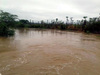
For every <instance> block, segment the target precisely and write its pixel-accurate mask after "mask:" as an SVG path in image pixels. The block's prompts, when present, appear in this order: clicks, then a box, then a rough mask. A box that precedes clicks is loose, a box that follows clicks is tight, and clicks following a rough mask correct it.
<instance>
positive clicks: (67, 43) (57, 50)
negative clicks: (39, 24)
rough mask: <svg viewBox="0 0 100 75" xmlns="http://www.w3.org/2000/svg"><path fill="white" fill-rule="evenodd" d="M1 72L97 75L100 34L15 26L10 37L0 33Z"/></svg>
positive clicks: (9, 74) (12, 74)
mask: <svg viewBox="0 0 100 75" xmlns="http://www.w3.org/2000/svg"><path fill="white" fill-rule="evenodd" d="M0 75H100V38H97V37H96V36H95V35H93V34H89V35H88V34H84V33H78V32H69V31H60V30H47V29H42V30H40V29H19V30H16V34H15V36H13V37H8V38H7V37H5V38H4V37H0Z"/></svg>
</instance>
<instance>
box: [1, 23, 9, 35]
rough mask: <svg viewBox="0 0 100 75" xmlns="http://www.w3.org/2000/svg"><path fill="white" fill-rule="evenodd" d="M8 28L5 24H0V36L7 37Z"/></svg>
mask: <svg viewBox="0 0 100 75" xmlns="http://www.w3.org/2000/svg"><path fill="white" fill-rule="evenodd" d="M8 30H9V29H8V27H7V25H6V24H5V23H1V24H0V36H7V35H8Z"/></svg>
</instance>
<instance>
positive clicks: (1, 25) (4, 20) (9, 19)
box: [0, 10, 18, 36]
mask: <svg viewBox="0 0 100 75" xmlns="http://www.w3.org/2000/svg"><path fill="white" fill-rule="evenodd" d="M17 17H18V16H17V15H13V14H10V13H8V12H4V11H2V10H0V35H1V36H4V35H10V34H11V35H12V34H14V31H13V30H11V27H14V23H15V21H16V19H17Z"/></svg>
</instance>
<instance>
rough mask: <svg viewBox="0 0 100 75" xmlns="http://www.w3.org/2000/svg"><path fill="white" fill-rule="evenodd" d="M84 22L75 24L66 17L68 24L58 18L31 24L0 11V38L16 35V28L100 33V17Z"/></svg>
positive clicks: (71, 19) (80, 21)
mask: <svg viewBox="0 0 100 75" xmlns="http://www.w3.org/2000/svg"><path fill="white" fill-rule="evenodd" d="M83 18H84V20H77V22H74V20H73V17H71V18H70V19H69V18H68V16H66V23H64V22H63V21H59V20H58V18H56V19H55V20H52V21H51V22H48V20H47V22H45V21H43V20H42V21H41V22H33V21H32V22H31V21H28V20H24V19H18V16H17V15H13V14H10V13H8V12H4V11H2V10H0V36H10V35H14V29H15V28H46V29H47V28H48V29H61V30H76V31H84V32H86V33H100V17H95V18H89V20H86V18H87V16H84V17H83Z"/></svg>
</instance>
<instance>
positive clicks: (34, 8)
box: [0, 0, 100, 21]
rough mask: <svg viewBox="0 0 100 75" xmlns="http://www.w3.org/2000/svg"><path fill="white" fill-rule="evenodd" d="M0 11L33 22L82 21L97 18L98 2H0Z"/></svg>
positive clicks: (0, 0) (21, 0)
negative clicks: (85, 17)
mask: <svg viewBox="0 0 100 75" xmlns="http://www.w3.org/2000/svg"><path fill="white" fill-rule="evenodd" d="M0 10H4V11H7V12H10V13H13V14H16V15H18V16H19V18H20V19H28V20H30V19H32V20H34V21H40V20H49V21H50V20H52V19H55V18H58V19H59V20H63V21H65V20H66V16H69V17H73V19H75V20H77V19H82V17H83V16H88V17H97V16H99V13H100V0H0Z"/></svg>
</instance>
